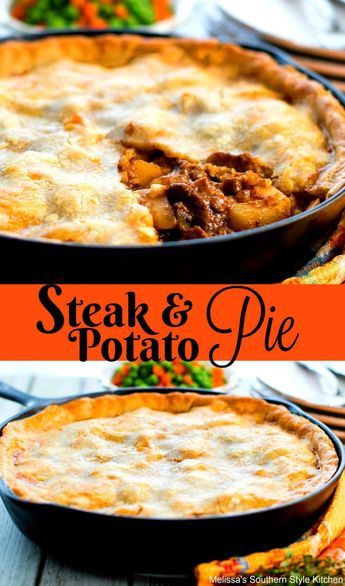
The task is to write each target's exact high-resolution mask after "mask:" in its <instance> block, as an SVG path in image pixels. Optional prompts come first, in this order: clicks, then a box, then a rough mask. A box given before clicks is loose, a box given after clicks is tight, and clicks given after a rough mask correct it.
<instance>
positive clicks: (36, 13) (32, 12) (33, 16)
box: [26, 6, 43, 24]
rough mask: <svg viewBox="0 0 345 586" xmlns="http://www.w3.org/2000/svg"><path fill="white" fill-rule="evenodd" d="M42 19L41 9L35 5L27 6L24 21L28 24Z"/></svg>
mask: <svg viewBox="0 0 345 586" xmlns="http://www.w3.org/2000/svg"><path fill="white" fill-rule="evenodd" d="M42 19H43V14H42V11H41V9H40V8H39V7H37V6H31V8H29V10H28V11H27V13H26V21H27V22H28V23H29V24H38V23H39V22H42Z"/></svg>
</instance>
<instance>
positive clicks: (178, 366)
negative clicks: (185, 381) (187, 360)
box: [173, 363, 186, 374]
mask: <svg viewBox="0 0 345 586" xmlns="http://www.w3.org/2000/svg"><path fill="white" fill-rule="evenodd" d="M173 368H174V372H175V374H184V373H185V372H186V367H185V366H184V364H181V363H180V364H174V366H173Z"/></svg>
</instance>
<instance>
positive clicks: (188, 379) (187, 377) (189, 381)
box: [183, 374, 193, 385]
mask: <svg viewBox="0 0 345 586" xmlns="http://www.w3.org/2000/svg"><path fill="white" fill-rule="evenodd" d="M183 381H184V382H185V383H186V385H192V384H193V379H192V377H191V376H190V374H185V376H184V377H183Z"/></svg>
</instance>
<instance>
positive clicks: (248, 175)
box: [0, 35, 345, 244]
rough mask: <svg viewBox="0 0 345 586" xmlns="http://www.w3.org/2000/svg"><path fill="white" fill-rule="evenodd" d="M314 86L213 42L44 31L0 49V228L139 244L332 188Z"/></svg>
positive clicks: (216, 226)
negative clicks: (41, 35) (47, 34)
mask: <svg viewBox="0 0 345 586" xmlns="http://www.w3.org/2000/svg"><path fill="white" fill-rule="evenodd" d="M344 144H345V115H344V111H343V109H342V107H341V106H340V104H339V103H338V102H337V101H336V99H335V98H334V97H333V96H332V95H331V94H330V93H329V92H327V91H326V90H325V89H324V88H323V87H322V86H321V85H320V84H318V83H316V82H315V81H311V80H310V79H308V78H307V77H306V76H304V75H302V74H300V73H298V72H297V71H295V70H294V69H293V68H292V67H290V66H284V67H282V66H280V65H278V64H277V63H276V62H275V61H274V60H273V59H272V58H270V57H269V56H267V55H265V54H263V53H260V52H251V51H246V50H243V49H241V48H239V47H236V46H231V45H220V44H217V43H216V42H213V41H186V40H177V39H171V40H168V39H150V40H144V39H141V38H138V37H134V36H133V37H132V36H118V37H116V36H112V35H106V36H100V37H92V38H91V37H89V38H87V37H82V36H73V37H72V36H71V37H56V38H54V37H52V38H46V39H41V40H38V41H31V42H23V41H12V42H7V43H4V44H3V45H2V46H1V47H0V185H1V190H0V231H2V232H8V233H15V234H17V235H19V236H21V237H26V238H44V239H54V240H58V241H68V242H80V243H102V244H141V243H143V244H150V243H158V242H160V241H171V240H183V239H193V238H205V237H212V236H216V235H223V234H231V233H233V232H239V231H242V230H247V229H250V228H254V227H257V226H263V225H266V224H270V223H272V222H276V221H279V220H283V219H285V218H289V217H291V216H293V215H295V214H298V213H299V212H301V211H303V210H306V209H307V208H309V207H311V206H315V205H317V204H318V203H319V202H320V201H322V200H324V199H325V198H328V197H330V196H331V195H333V194H334V193H336V192H337V191H338V190H339V189H340V188H341V187H342V186H344V184H345V146H344Z"/></svg>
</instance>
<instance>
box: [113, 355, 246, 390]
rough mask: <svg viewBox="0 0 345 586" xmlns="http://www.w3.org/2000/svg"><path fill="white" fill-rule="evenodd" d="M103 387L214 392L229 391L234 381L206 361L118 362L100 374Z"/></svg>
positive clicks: (226, 372) (231, 377)
mask: <svg viewBox="0 0 345 586" xmlns="http://www.w3.org/2000/svg"><path fill="white" fill-rule="evenodd" d="M102 382H103V385H104V386H105V387H106V388H108V389H112V390H114V389H121V388H123V389H125V388H128V387H135V388H138V390H145V388H147V387H157V388H160V389H161V388H172V387H174V388H175V387H176V388H177V389H178V388H190V389H191V390H193V389H204V390H205V391H208V390H212V389H217V390H224V391H226V390H227V389H229V388H233V386H234V385H235V378H234V375H233V373H231V375H230V374H229V369H227V368H216V367H214V366H212V364H211V363H209V362H203V361H198V362H195V361H194V362H187V361H184V360H175V361H173V362H169V361H167V360H161V361H159V362H155V361H153V360H149V361H147V362H141V361H138V362H118V363H116V364H115V365H107V366H106V367H105V368H104V371H103V377H102Z"/></svg>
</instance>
